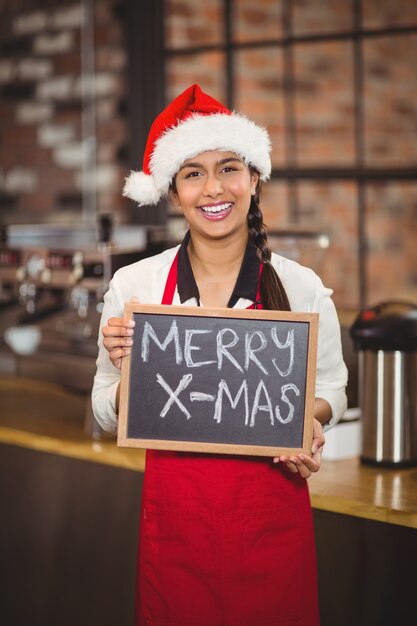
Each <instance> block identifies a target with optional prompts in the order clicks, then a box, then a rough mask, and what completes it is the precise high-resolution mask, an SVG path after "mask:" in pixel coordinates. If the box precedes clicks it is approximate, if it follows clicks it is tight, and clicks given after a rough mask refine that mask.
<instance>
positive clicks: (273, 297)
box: [248, 184, 291, 311]
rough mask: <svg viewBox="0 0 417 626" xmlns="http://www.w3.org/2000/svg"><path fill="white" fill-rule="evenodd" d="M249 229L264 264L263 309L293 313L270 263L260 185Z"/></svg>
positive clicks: (253, 203)
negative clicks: (260, 204)
mask: <svg viewBox="0 0 417 626" xmlns="http://www.w3.org/2000/svg"><path fill="white" fill-rule="evenodd" d="M248 227H249V237H250V238H251V241H252V242H253V244H254V245H255V247H256V253H257V255H258V258H259V260H260V261H261V263H263V264H264V266H263V270H262V277H261V284H260V295H261V301H262V305H263V308H264V309H268V310H270V311H291V305H290V303H289V300H288V296H287V293H286V291H285V288H284V285H283V284H282V282H281V279H280V277H279V276H278V274H277V273H276V271H275V269H274V267H273V266H272V264H271V262H270V261H271V249H270V248H269V246H268V238H267V231H266V226H265V224H264V221H263V215H262V211H261V209H260V208H259V184H258V187H257V189H256V193H255V195H254V196H252V198H251V203H250V207H249V213H248Z"/></svg>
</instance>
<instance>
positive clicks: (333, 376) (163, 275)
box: [92, 246, 347, 432]
mask: <svg viewBox="0 0 417 626" xmlns="http://www.w3.org/2000/svg"><path fill="white" fill-rule="evenodd" d="M178 249H179V246H177V247H175V248H171V249H169V250H166V251H165V252H162V253H161V254H158V255H156V256H153V257H149V258H147V259H142V260H141V261H138V262H137V263H133V264H131V265H127V266H126V267H123V268H121V269H119V270H118V271H117V272H116V273H115V275H114V277H113V279H112V280H111V282H110V285H109V290H108V291H107V293H106V295H105V296H104V307H103V312H102V316H101V322H100V331H99V337H98V342H97V344H98V357H97V372H96V375H95V378H94V385H93V391H92V405H93V412H94V415H95V417H96V419H97V421H98V423H99V424H100V425H101V427H102V428H103V429H104V430H107V431H111V432H114V431H116V428H117V415H116V412H115V406H116V390H117V386H118V384H119V380H120V371H119V370H118V369H117V368H115V367H114V366H113V365H112V363H111V361H110V358H109V355H108V352H107V350H106V349H105V348H104V346H103V341H102V339H103V337H102V333H101V329H102V327H103V326H105V325H106V324H107V321H108V320H109V319H110V318H111V317H124V304H125V303H126V302H129V301H130V299H131V298H132V297H133V296H136V297H137V298H138V300H139V302H141V303H142V304H160V303H161V301H162V296H163V292H164V289H165V284H166V280H167V277H168V272H169V269H170V267H171V264H172V262H173V260H174V258H175V255H176V254H177V252H178ZM271 262H272V265H273V266H274V268H275V270H276V272H277V273H278V274H279V277H280V279H281V281H282V284H283V285H284V288H285V291H286V292H287V296H288V299H289V301H290V305H291V310H292V311H294V312H303V313H313V312H314V313H319V333H318V350H317V372H316V397H317V398H323V399H324V400H327V402H328V403H329V404H330V406H331V409H332V418H331V420H330V421H329V423H328V424H327V425H326V427H325V428H329V427H331V426H334V424H336V423H337V422H338V421H339V419H340V418H341V416H342V415H343V413H344V412H345V410H346V406H347V400H346V393H345V387H346V384H347V369H346V366H345V364H344V362H343V356H342V345H341V338H340V326H339V321H338V318H337V314H336V310H335V307H334V304H333V301H332V299H331V295H332V293H333V292H332V290H331V289H327V288H326V287H324V285H323V283H322V281H321V280H320V278H319V277H318V276H317V274H315V273H314V272H313V271H312V270H311V269H308V268H306V267H303V266H301V265H299V264H298V263H296V262H295V261H291V260H289V259H286V258H284V257H282V256H279V255H277V254H272V258H271ZM172 304H173V305H181V302H180V299H179V295H178V291H177V290H175V294H174V298H173V302H172ZM182 304H183V305H187V306H197V301H196V299H195V298H191V299H190V300H187V301H186V302H183V303H182ZM251 304H253V302H252V301H251V300H247V299H245V298H240V299H239V300H238V302H237V303H236V305H235V306H234V308H237V309H246V308H247V307H248V306H250V305H251Z"/></svg>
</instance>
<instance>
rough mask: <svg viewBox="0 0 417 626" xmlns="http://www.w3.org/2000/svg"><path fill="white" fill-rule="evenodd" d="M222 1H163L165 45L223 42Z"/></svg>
mask: <svg viewBox="0 0 417 626" xmlns="http://www.w3.org/2000/svg"><path fill="white" fill-rule="evenodd" d="M223 19H224V17H223V0H204V2H195V0H165V46H166V47H167V48H182V47H187V46H202V45H208V44H218V43H222V42H223V32H224V29H223Z"/></svg>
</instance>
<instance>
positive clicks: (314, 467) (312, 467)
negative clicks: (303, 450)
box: [299, 454, 320, 478]
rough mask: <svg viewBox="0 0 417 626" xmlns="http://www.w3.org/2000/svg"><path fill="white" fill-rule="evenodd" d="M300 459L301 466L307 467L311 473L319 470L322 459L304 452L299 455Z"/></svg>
mask: <svg viewBox="0 0 417 626" xmlns="http://www.w3.org/2000/svg"><path fill="white" fill-rule="evenodd" d="M299 461H300V467H301V466H303V467H304V468H306V470H307V471H308V472H309V475H310V474H311V473H314V472H318V470H319V469H320V459H318V460H317V459H315V458H312V457H309V456H307V455H304V454H302V455H300V456H299ZM306 478H307V477H306Z"/></svg>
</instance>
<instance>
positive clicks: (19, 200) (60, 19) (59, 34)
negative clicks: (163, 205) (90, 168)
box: [0, 0, 127, 223]
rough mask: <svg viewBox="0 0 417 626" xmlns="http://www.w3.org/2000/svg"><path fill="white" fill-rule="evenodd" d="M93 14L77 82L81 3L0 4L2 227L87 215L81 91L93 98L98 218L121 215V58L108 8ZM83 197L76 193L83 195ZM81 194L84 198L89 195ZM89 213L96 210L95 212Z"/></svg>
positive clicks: (97, 7)
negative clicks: (87, 59)
mask: <svg viewBox="0 0 417 626" xmlns="http://www.w3.org/2000/svg"><path fill="white" fill-rule="evenodd" d="M93 5H94V16H93V23H94V38H95V74H94V79H92V77H91V76H88V77H87V80H86V82H84V83H83V82H82V71H81V37H82V32H83V29H84V28H85V23H86V12H85V11H84V10H83V7H82V3H80V2H79V1H75V0H73V1H69V2H62V3H60V2H53V1H52V0H42V1H41V2H37V1H35V0H25V1H20V2H17V1H14V0H5V1H4V2H2V3H1V5H0V48H1V60H0V94H1V116H0V159H1V169H0V208H1V217H2V220H3V221H5V222H6V223H40V222H48V221H53V222H56V221H62V222H71V221H73V220H76V221H77V220H79V219H80V218H81V217H82V216H83V214H84V215H85V212H86V209H87V210H88V207H86V198H85V195H84V196H83V193H85V179H84V178H83V176H84V173H83V154H84V153H83V139H85V137H86V133H85V130H83V119H82V110H83V107H85V105H86V101H85V99H84V100H83V97H82V94H83V88H84V85H85V88H86V89H90V90H94V93H95V106H96V111H95V113H96V133H97V149H96V163H97V168H96V171H95V173H94V175H92V176H89V177H88V179H89V180H88V181H87V184H88V183H89V182H90V181H91V184H92V185H93V194H94V196H95V197H96V202H97V211H98V212H105V211H109V210H115V211H116V214H117V212H119V216H120V219H122V217H123V211H124V208H125V207H126V205H125V204H124V201H122V200H121V199H120V187H121V184H122V180H123V176H124V175H125V173H126V172H125V170H126V164H125V163H124V162H123V159H120V158H119V152H120V150H121V148H122V147H123V145H125V143H126V136H127V128H126V121H125V119H124V116H123V114H122V112H121V110H120V109H121V107H120V105H121V103H122V102H123V98H124V97H125V91H126V84H125V81H124V76H123V70H124V66H125V62H126V50H125V49H124V39H123V34H122V26H121V22H120V20H118V17H117V13H116V12H115V8H116V7H117V2H116V1H115V0H97V1H95V2H94V3H93ZM83 189H84V192H83ZM87 193H89V192H88V191H87ZM93 209H94V207H93Z"/></svg>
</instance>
